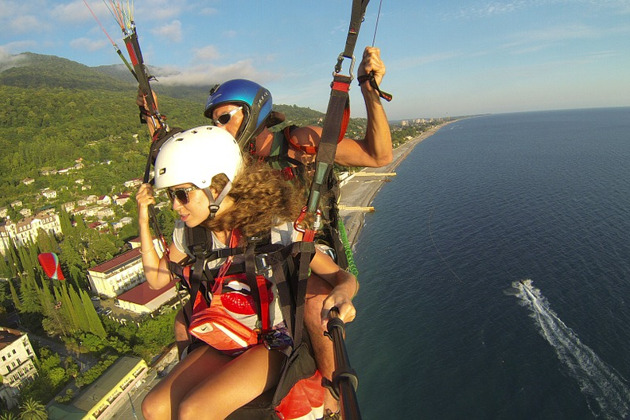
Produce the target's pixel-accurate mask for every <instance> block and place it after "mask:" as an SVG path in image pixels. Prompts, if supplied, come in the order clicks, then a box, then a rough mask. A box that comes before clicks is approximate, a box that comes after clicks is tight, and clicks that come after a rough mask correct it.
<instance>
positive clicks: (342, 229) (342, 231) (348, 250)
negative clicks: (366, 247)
mask: <svg viewBox="0 0 630 420" xmlns="http://www.w3.org/2000/svg"><path fill="white" fill-rule="evenodd" d="M337 230H338V231H339V236H341V243H342V244H343V251H344V253H345V254H346V260H347V261H348V267H347V268H346V270H348V271H349V272H350V273H352V274H354V276H355V277H357V278H358V277H359V270H358V269H357V265H356V264H355V262H354V254H353V253H352V246H351V245H350V241H348V234H347V233H346V226H345V225H344V224H343V220H342V219H341V217H340V218H339V219H338V221H337Z"/></svg>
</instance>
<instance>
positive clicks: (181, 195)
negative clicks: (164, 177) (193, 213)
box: [166, 186, 199, 205]
mask: <svg viewBox="0 0 630 420" xmlns="http://www.w3.org/2000/svg"><path fill="white" fill-rule="evenodd" d="M198 189H199V188H197V187H195V186H192V187H187V188H176V189H174V190H171V189H170V188H169V189H167V190H166V193H167V194H168V198H170V199H171V201H175V199H177V201H179V202H180V203H181V204H182V205H185V204H188V201H189V200H188V193H189V192H191V191H194V190H198Z"/></svg>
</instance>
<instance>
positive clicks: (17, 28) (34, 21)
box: [1, 15, 50, 34]
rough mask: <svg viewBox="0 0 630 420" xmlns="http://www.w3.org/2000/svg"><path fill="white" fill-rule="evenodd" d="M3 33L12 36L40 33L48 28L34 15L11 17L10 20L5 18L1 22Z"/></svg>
mask: <svg viewBox="0 0 630 420" xmlns="http://www.w3.org/2000/svg"><path fill="white" fill-rule="evenodd" d="M5 19H6V22H3V23H1V24H2V25H3V31H7V32H11V33H13V34H26V33H30V32H33V31H35V32H40V31H41V30H42V29H44V28H46V27H49V26H50V25H48V24H47V23H44V22H42V21H41V20H39V19H38V18H37V16H35V15H21V16H12V17H11V18H10V19H9V17H8V16H5V17H4V19H3V20H5Z"/></svg>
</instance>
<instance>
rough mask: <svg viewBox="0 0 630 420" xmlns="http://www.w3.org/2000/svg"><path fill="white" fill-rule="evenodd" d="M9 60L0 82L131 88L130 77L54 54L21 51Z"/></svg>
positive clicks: (53, 85) (77, 87)
mask: <svg viewBox="0 0 630 420" xmlns="http://www.w3.org/2000/svg"><path fill="white" fill-rule="evenodd" d="M11 64H12V66H10V67H8V68H6V69H5V70H3V71H1V72H0V85H5V86H15V87H20V88H44V87H45V88H55V87H60V88H65V89H82V90H87V89H99V90H109V91H121V90H130V89H134V83H132V81H127V82H125V81H123V80H121V79H118V78H114V77H111V76H108V75H107V74H105V73H103V72H99V71H98V70H96V69H95V68H92V67H88V66H85V65H83V64H79V63H77V62H75V61H71V60H67V59H65V58H59V57H56V56H51V55H41V54H33V53H23V54H19V55H17V56H13V57H12V60H11Z"/></svg>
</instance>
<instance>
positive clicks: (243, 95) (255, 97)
mask: <svg viewBox="0 0 630 420" xmlns="http://www.w3.org/2000/svg"><path fill="white" fill-rule="evenodd" d="M226 103H231V104H237V105H241V106H243V115H244V119H243V123H242V124H241V126H240V128H239V129H238V132H237V133H236V136H235V137H236V141H237V142H238V144H239V145H240V146H241V147H242V148H244V147H245V146H246V145H247V144H248V143H249V142H250V141H253V139H254V137H255V136H256V135H257V134H259V133H260V132H261V131H262V129H263V128H264V127H265V126H266V125H267V122H268V121H267V120H268V119H269V117H270V115H271V113H272V112H271V108H272V107H273V102H272V99H271V92H269V90H267V89H265V88H264V87H262V86H260V85H259V84H258V83H254V82H252V81H250V80H245V79H234V80H229V81H227V82H225V83H222V84H220V85H216V86H214V87H213V88H212V89H211V90H210V96H208V101H207V102H206V110H205V112H204V115H205V116H206V117H208V118H212V112H213V111H214V109H215V108H216V107H217V106H219V105H222V104H226Z"/></svg>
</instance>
